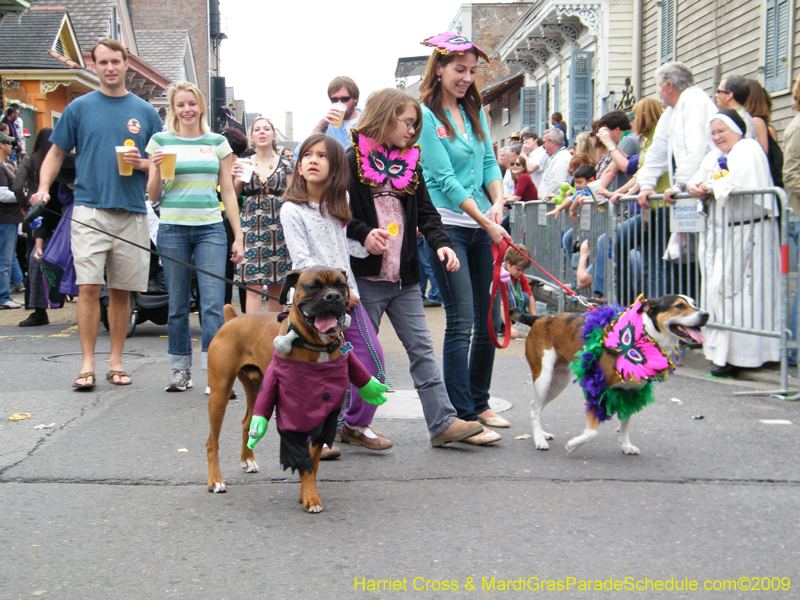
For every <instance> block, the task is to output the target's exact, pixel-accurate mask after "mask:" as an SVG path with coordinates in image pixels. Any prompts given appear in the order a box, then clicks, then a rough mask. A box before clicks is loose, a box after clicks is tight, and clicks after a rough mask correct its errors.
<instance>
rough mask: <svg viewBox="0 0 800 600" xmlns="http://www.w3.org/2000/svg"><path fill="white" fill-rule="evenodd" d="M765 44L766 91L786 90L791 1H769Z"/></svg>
mask: <svg viewBox="0 0 800 600" xmlns="http://www.w3.org/2000/svg"><path fill="white" fill-rule="evenodd" d="M764 37H765V44H764V89H766V90H767V91H768V92H777V91H780V90H783V89H786V87H787V85H788V83H787V81H786V76H787V64H788V58H789V0H767V18H766V32H765V36H764Z"/></svg>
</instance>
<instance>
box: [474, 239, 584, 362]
mask: <svg viewBox="0 0 800 600" xmlns="http://www.w3.org/2000/svg"><path fill="white" fill-rule="evenodd" d="M509 246H511V247H512V248H513V249H514V250H516V251H517V252H519V253H520V254H521V255H522V256H524V257H525V258H527V259H528V260H529V261H531V264H533V265H535V266H536V267H537V268H538V269H539V270H540V271H542V272H543V273H544V274H545V275H547V276H548V277H549V278H550V279H552V280H553V281H554V282H555V283H556V284H558V286H559V287H561V289H562V290H564V291H565V292H567V294H569V295H570V296H574V297H575V298H577V299H578V300H579V301H581V302H583V298H581V297H580V296H579V295H578V294H577V293H576V292H575V291H573V290H571V289H569V288H568V287H567V286H565V285H564V284H563V283H561V282H560V281H559V280H558V279H556V278H555V277H553V276H552V275H551V274H550V273H548V272H547V271H545V270H544V269H543V268H542V267H541V265H539V264H538V263H537V262H536V261H535V260H533V259H532V258H531V257H530V256H528V255H527V254H525V253H524V252H523V251H522V250H520V249H519V248H517V247H516V246H515V245H514V242H509V241H508V240H506V239H503V241H502V242H501V243H500V251H499V252H498V253H497V258H496V259H495V261H494V276H493V278H492V298H491V301H490V304H489V337H490V338H491V340H492V344H494V347H495V348H500V349H502V348H507V347H508V343H509V342H510V341H511V322H510V320H509V318H508V311H509V306H508V286H507V285H504V286H502V287H500V269H501V268H502V267H503V262H504V261H505V256H506V250H507V249H508V247H509ZM498 287H500V299H501V302H502V306H503V311H504V315H505V322H506V334H505V335H504V336H503V343H502V345H501V344H500V342H499V341H497V336H496V335H495V333H494V324H493V322H492V309H493V308H494V298H495V296H496V295H497V288H498Z"/></svg>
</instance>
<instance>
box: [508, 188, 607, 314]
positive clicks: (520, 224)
mask: <svg viewBox="0 0 800 600" xmlns="http://www.w3.org/2000/svg"><path fill="white" fill-rule="evenodd" d="M554 208H556V205H555V204H553V203H552V202H544V201H538V200H537V201H533V202H517V203H515V204H514V205H513V206H512V209H511V210H512V213H511V216H510V219H509V222H510V229H511V237H512V238H513V239H514V241H515V242H521V243H523V244H525V246H526V247H527V248H528V251H529V252H530V255H531V257H532V258H533V259H534V260H535V261H536V262H537V263H538V264H539V265H540V266H541V267H542V268H543V269H545V270H546V271H547V272H548V273H550V274H551V275H553V277H555V278H556V279H558V280H559V281H560V282H562V283H564V284H565V285H567V286H570V287H572V288H573V289H575V284H576V267H577V258H578V254H577V253H575V254H574V257H573V253H572V246H573V242H574V243H576V244H577V245H578V246H579V245H580V243H581V242H582V241H583V240H588V242H589V247H590V248H595V247H596V246H597V243H598V240H599V239H600V237H601V236H603V235H604V234H605V233H606V229H607V220H608V211H605V210H598V207H597V206H595V205H594V202H593V201H592V200H589V199H587V201H586V202H585V203H584V206H583V207H582V209H581V211H580V217H579V219H578V220H577V221H576V222H575V223H572V221H571V220H570V218H569V212H568V211H566V210H564V211H562V212H561V213H560V214H559V215H558V217H552V216H551V217H548V216H546V213H547V212H549V211H551V210H553V209H554ZM568 246H569V247H568ZM526 274H527V275H531V276H532V277H535V278H537V279H540V280H543V281H544V282H545V283H551V282H550V280H549V278H548V277H547V276H546V275H545V274H544V273H542V271H541V270H540V269H538V268H537V267H536V266H533V265H532V266H531V267H530V268H529V269H528V270H527V271H526ZM551 289H552V291H553V293H554V294H557V309H558V310H559V312H563V311H564V310H565V309H566V304H567V294H566V292H564V291H563V290H562V289H561V288H560V287H558V286H555V285H553V286H552V288H551ZM576 291H577V292H578V293H579V294H581V295H582V296H584V297H591V296H592V291H593V290H592V288H586V289H584V290H576Z"/></svg>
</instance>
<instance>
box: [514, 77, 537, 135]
mask: <svg viewBox="0 0 800 600" xmlns="http://www.w3.org/2000/svg"><path fill="white" fill-rule="evenodd" d="M538 96H539V90H538V89H537V88H535V87H524V88H522V89H521V90H520V92H519V107H520V110H519V114H520V123H519V128H520V129H522V128H523V127H530V128H531V129H534V128H535V127H536V117H537V112H536V111H537V106H538V104H539V102H538V99H539V98H538Z"/></svg>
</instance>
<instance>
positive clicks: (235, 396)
mask: <svg viewBox="0 0 800 600" xmlns="http://www.w3.org/2000/svg"><path fill="white" fill-rule="evenodd" d="M209 395H211V386H210V385H207V386H206V396H209ZM238 399H239V394H237V393H236V390H231V400H238Z"/></svg>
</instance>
